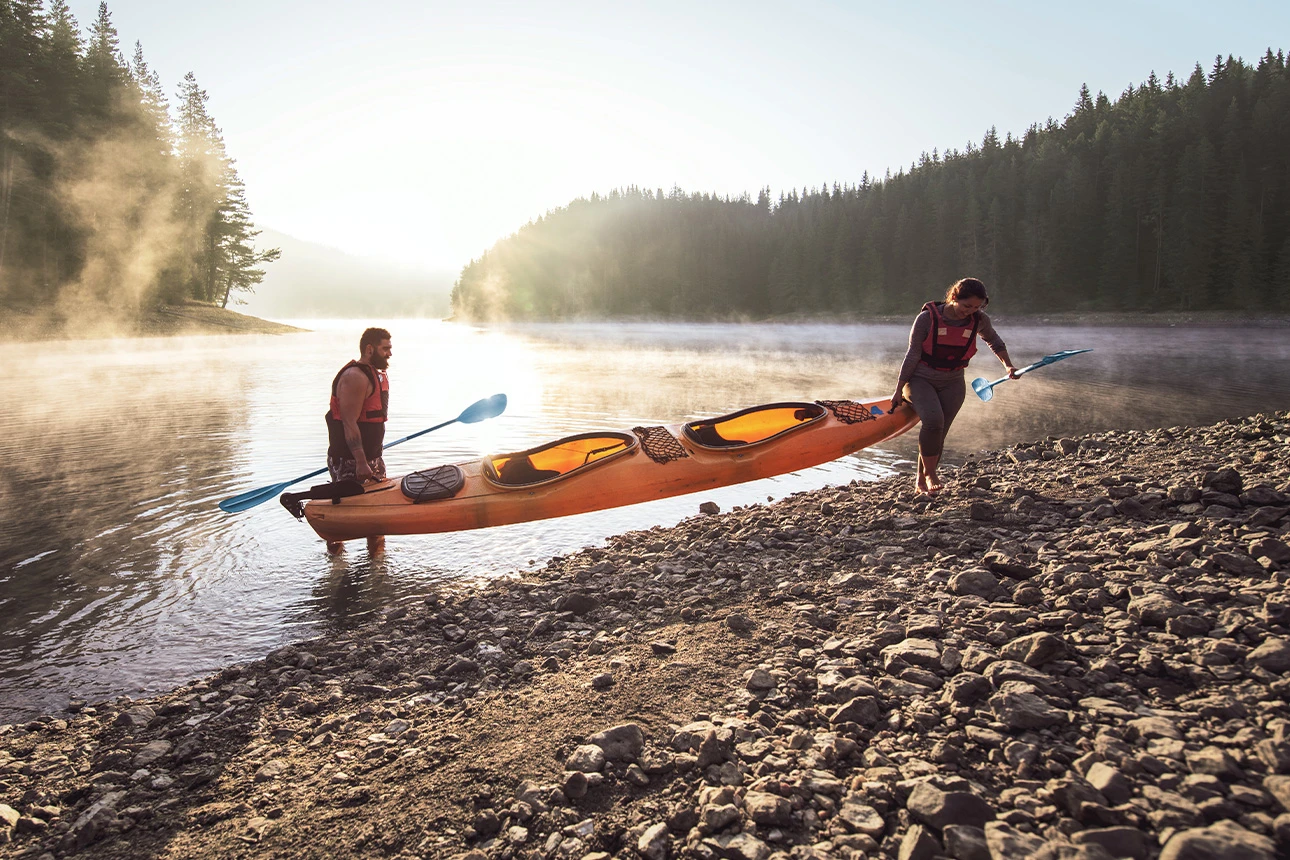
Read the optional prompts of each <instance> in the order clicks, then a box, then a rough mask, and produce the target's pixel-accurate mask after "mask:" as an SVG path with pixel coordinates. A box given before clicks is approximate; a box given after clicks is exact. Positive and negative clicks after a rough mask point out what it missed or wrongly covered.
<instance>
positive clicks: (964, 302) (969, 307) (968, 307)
mask: <svg viewBox="0 0 1290 860" xmlns="http://www.w3.org/2000/svg"><path fill="white" fill-rule="evenodd" d="M950 306H951V307H953V308H954V313H956V314H958V315H959V316H961V317H966V316H970V315H972V314H974V313H976V312H977V311H979V310H981V308H983V307H985V299H980V298H977V297H976V296H963V297H962V298H958V299H955V300H953V301H951V302H950Z"/></svg>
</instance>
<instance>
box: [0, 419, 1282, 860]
mask: <svg viewBox="0 0 1290 860" xmlns="http://www.w3.org/2000/svg"><path fill="white" fill-rule="evenodd" d="M1288 443H1290V413H1278V414H1270V413H1269V414H1262V415H1256V416H1251V417H1247V418H1241V419H1233V420H1230V421H1225V422H1222V423H1219V424H1216V425H1212V426H1207V427H1195V428H1193V427H1173V428H1169V429H1160V430H1152V431H1133V432H1111V433H1105V434H1099V435H1094V436H1088V437H1083V438H1065V439H1048V440H1045V441H1042V442H1038V443H1034V444H1028V445H1020V446H1017V447H1015V448H1010V449H1007V450H1004V451H998V452H990V453H986V454H982V455H978V456H974V457H971V458H969V460H968V461H967V462H966V463H965V464H964V465H962V466H961V467H960V468H958V469H957V470H955V471H953V472H947V474H946V477H947V479H948V486H947V490H946V491H945V492H944V493H942V494H941V495H940V496H938V497H937V498H935V499H932V498H929V497H926V496H915V495H913V494H912V483H913V481H912V478H908V477H901V478H899V479H890V480H886V481H881V482H877V483H863V484H860V483H856V484H852V485H850V486H846V487H841V488H829V489H824V490H820V491H817V492H812V493H804V494H799V495H796V496H792V497H790V498H787V499H784V500H782V501H780V502H777V503H775V504H769V505H764V506H760V505H759V506H749V507H746V508H740V509H736V510H734V511H728V512H716V513H705V514H699V515H696V516H695V517H693V518H691V519H688V520H686V521H685V522H682V523H681V524H679V525H677V526H675V527H673V528H670V529H653V530H650V531H647V532H637V533H631V534H626V535H621V536H619V537H617V538H615V539H613V540H611V541H610V542H609V544H608V545H607V546H605V547H601V548H592V549H587V550H584V551H581V552H578V553H576V554H573V555H570V556H567V557H561V558H555V559H552V560H551V561H550V562H549V563H548V564H547V566H546V567H545V568H544V569H542V570H540V571H537V572H534V573H526V574H524V575H522V576H516V577H511V578H505V579H501V580H492V581H487V582H479V583H467V584H461V585H459V586H456V587H454V588H451V589H445V590H444V591H442V592H441V593H438V594H435V595H432V596H430V597H427V598H426V599H424V600H418V601H416V602H415V603H407V604H402V605H399V606H395V607H390V608H389V609H388V610H387V612H386V613H385V614H384V615H383V617H382V618H381V619H380V620H379V621H375V622H373V623H372V624H370V625H369V626H367V627H365V628H363V629H361V630H358V631H351V632H349V633H346V634H344V635H343V636H338V637H329V638H324V639H317V640H312V641H307V642H300V643H297V644H294V645H291V646H288V647H285V648H282V649H280V650H278V651H275V652H273V653H271V654H269V655H267V656H266V657H265V658H264V659H263V660H259V661H256V662H254V663H251V664H247V665H240V666H233V667H229V668H227V669H225V670H223V671H222V672H220V673H218V674H215V675H212V676H211V677H208V678H204V679H201V680H199V681H196V682H194V683H191V684H189V685H187V686H184V687H182V688H180V689H176V690H173V691H171V692H169V693H166V694H164V695H161V696H157V697H155V698H151V699H148V700H146V701H145V700H134V701H131V700H129V699H126V698H120V699H117V700H113V701H110V702H101V703H92V704H91V703H86V702H79V701H73V702H71V703H70V704H69V707H68V708H67V710H66V711H65V712H63V713H58V714H51V715H48V716H46V717H44V718H41V719H37V720H34V721H31V722H28V723H25V724H22V725H14V726H4V727H0V857H5V858H8V857H27V858H57V857H63V856H68V855H76V856H79V857H96V858H98V857H103V858H108V857H113V858H115V857H120V858H126V857H129V858H138V857H174V858H181V857H182V858H194V857H200V858H214V857H220V858H223V857H282V858H286V857H319V858H322V857H436V858H437V857H463V858H469V860H491V858H502V859H503V860H510V858H571V860H601V858H608V857H622V858H645V860H667V858H689V857H693V858H725V860H786V858H801V860H808V858H816V860H828V858H838V860H860V858H892V860H932V858H940V857H950V858H956V860H978V858H980V860H986V858H993V860H1002V858H1032V857H1033V858H1042V857H1049V858H1087V860H1102V858H1123V857H1128V858H1135V860H1142V858H1166V860H1200V858H1222V860H1245V858H1251V860H1254V858H1275V857H1288V856H1290V589H1288V588H1287V582H1288V581H1290V544H1288V543H1287V541H1288V540H1290V518H1288V517H1287V513H1288V511H1290V453H1288V452H1290V445H1288ZM699 501H702V499H701V497H700V498H699V499H696V505H697V504H698V502H699ZM709 510H711V508H710V507H709ZM427 539H433V538H427Z"/></svg>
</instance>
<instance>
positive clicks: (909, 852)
mask: <svg viewBox="0 0 1290 860" xmlns="http://www.w3.org/2000/svg"><path fill="white" fill-rule="evenodd" d="M940 853H941V843H940V841H939V840H937V838H936V837H935V836H933V835H932V833H931V831H929V830H928V829H927V828H926V827H924V826H923V825H921V824H915V825H914V826H913V827H911V828H909V830H907V831H905V838H904V839H902V840H900V853H898V854H897V855H896V857H897V860H933V858H934V857H936V856H937V855H939V854H940Z"/></svg>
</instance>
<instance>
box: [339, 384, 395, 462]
mask: <svg viewBox="0 0 1290 860" xmlns="http://www.w3.org/2000/svg"><path fill="white" fill-rule="evenodd" d="M351 367H357V368H359V369H360V370H362V371H363V372H364V373H365V374H367V380H368V382H370V383H371V385H372V393H371V394H369V395H367V399H365V400H364V401H363V406H362V408H361V409H360V410H359V412H358V432H359V433H360V434H361V435H362V437H363V454H364V455H365V456H366V457H367V459H369V460H375V459H376V458H377V457H379V456H381V451H382V450H383V448H384V445H385V422H386V420H387V418H388V417H389V413H390V379H389V377H388V376H386V375H385V374H384V373H383V372H382V371H379V370H377V369H376V368H374V367H372V366H371V365H370V364H363V363H362V362H361V361H351V362H350V363H349V364H347V365H345V366H344V367H342V368H341V369H340V373H337V374H336V378H335V379H333V380H332V381H331V408H330V409H328V410H327V416H326V418H327V443H328V444H327V456H329V457H339V458H340V459H342V460H352V459H354V452H353V451H351V450H349V444H348V443H347V442H346V441H345V425H344V423H343V422H342V421H341V417H340V398H339V397H337V396H336V392H337V391H338V390H339V388H340V377H341V375H342V374H344V373H345V371H347V370H349V369H350V368H351Z"/></svg>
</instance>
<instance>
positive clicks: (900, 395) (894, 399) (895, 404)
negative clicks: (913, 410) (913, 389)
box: [887, 388, 905, 414]
mask: <svg viewBox="0 0 1290 860" xmlns="http://www.w3.org/2000/svg"><path fill="white" fill-rule="evenodd" d="M904 402H905V394H904V392H903V391H901V389H899V388H897V389H896V393H895V394H893V395H891V408H890V409H888V410H887V412H888V413H889V414H890V413H892V412H895V411H896V410H897V409H899V408H900V406H901V404H902V403H904Z"/></svg>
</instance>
